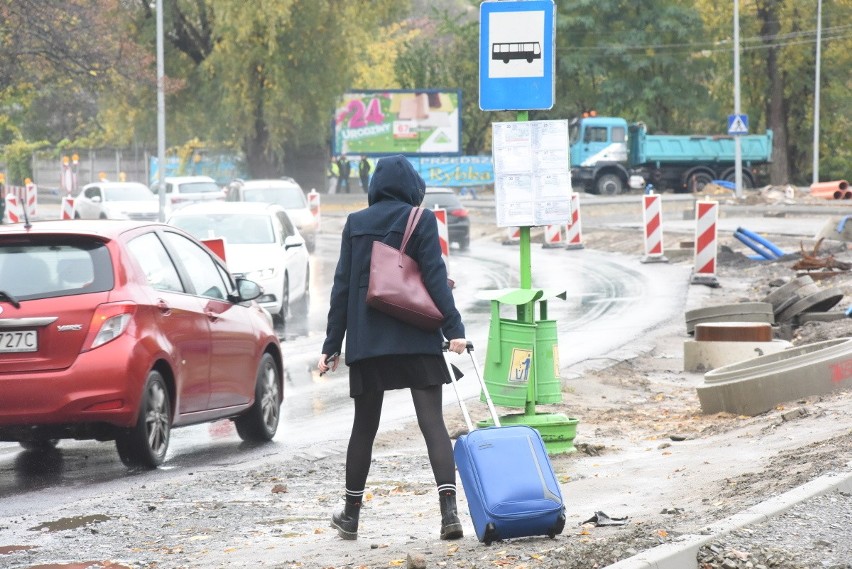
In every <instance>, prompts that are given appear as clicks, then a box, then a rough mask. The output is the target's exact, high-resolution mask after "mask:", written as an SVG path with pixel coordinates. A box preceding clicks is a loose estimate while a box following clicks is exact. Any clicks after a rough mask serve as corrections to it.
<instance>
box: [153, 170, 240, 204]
mask: <svg viewBox="0 0 852 569" xmlns="http://www.w3.org/2000/svg"><path fill="white" fill-rule="evenodd" d="M163 183H164V184H165V185H166V198H168V199H167V201H168V202H169V203H170V204H171V205H173V206H181V205H184V204H187V203H192V202H200V201H207V200H224V199H225V192H224V190H222V188H221V187H219V184H217V183H216V180H214V179H213V178H211V177H210V176H166V177H165V179H164V180H163ZM158 187H159V183H158V182H154V183H153V184H151V191H152V192H154V193H155V194H156V193H158V191H157V188H158Z"/></svg>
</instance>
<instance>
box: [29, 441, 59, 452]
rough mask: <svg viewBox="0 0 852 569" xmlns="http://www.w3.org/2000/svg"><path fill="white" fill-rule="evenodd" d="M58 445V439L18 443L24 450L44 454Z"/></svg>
mask: <svg viewBox="0 0 852 569" xmlns="http://www.w3.org/2000/svg"><path fill="white" fill-rule="evenodd" d="M58 444H59V439H39V440H35V441H20V445H21V447H23V449H24V450H31V451H34V452H44V451H48V450H53V449H55V448H56V445H58Z"/></svg>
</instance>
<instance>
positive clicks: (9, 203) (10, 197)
mask: <svg viewBox="0 0 852 569" xmlns="http://www.w3.org/2000/svg"><path fill="white" fill-rule="evenodd" d="M23 217H24V211H23V208H22V207H21V201H20V200H19V199H18V196H17V195H15V194H13V193H12V194H6V217H5V219H4V223H21V221H23Z"/></svg>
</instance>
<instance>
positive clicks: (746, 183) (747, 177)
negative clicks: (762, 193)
mask: <svg viewBox="0 0 852 569" xmlns="http://www.w3.org/2000/svg"><path fill="white" fill-rule="evenodd" d="M725 181H726V182H736V181H737V175H736V173H734V172H730V173H728V174H726V175H725ZM743 189H744V190H752V189H754V180H753V179H752V177H751V174H749V173H747V172H745V171H743Z"/></svg>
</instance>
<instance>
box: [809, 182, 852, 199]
mask: <svg viewBox="0 0 852 569" xmlns="http://www.w3.org/2000/svg"><path fill="white" fill-rule="evenodd" d="M811 195H812V196H814V197H815V198H823V199H826V200H848V199H852V190H850V189H849V182H847V181H846V180H835V181H834V182H818V183H816V184H811Z"/></svg>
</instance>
